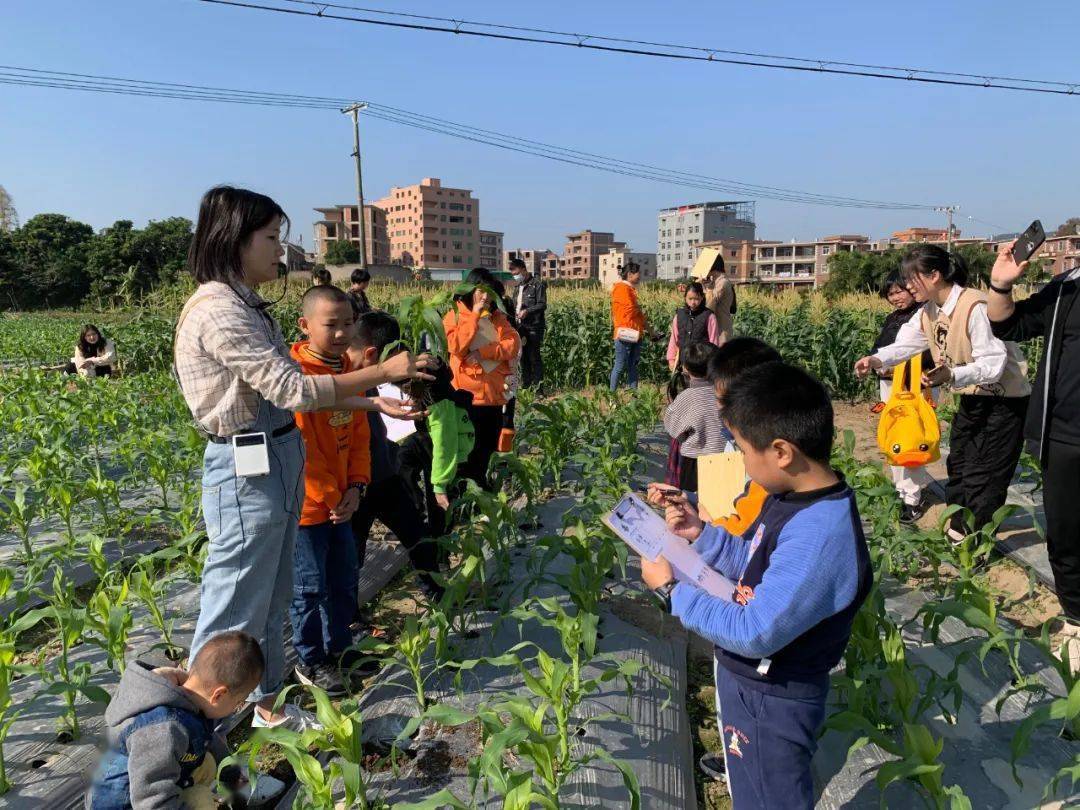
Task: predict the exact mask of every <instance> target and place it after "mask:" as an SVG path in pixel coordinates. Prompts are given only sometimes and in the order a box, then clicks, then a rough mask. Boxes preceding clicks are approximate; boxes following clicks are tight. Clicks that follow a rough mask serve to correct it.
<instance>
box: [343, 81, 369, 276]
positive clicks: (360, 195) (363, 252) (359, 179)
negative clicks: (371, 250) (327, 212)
mask: <svg viewBox="0 0 1080 810" xmlns="http://www.w3.org/2000/svg"><path fill="white" fill-rule="evenodd" d="M365 109H367V104H364V103H362V102H361V103H359V104H351V105H349V106H348V107H346V108H345V109H344V110H342V111H341V112H342V113H344V114H346V115H352V123H353V157H354V158H356V202H357V208H356V214H357V216H358V217H359V219H360V266H361V267H367V249H366V248H367V234H366V229H365V228H364V175H363V172H362V171H361V169H360V110H365Z"/></svg>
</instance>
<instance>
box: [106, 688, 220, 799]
mask: <svg viewBox="0 0 1080 810" xmlns="http://www.w3.org/2000/svg"><path fill="white" fill-rule="evenodd" d="M158 723H180V724H181V725H182V726H183V727H184V730H185V731H186V732H187V738H188V747H187V751H186V752H185V753H184V755H183V756H182V757H181V759H180V778H179V779H178V780H177V781H176V785H177V787H179V788H189V787H191V785H192V784H193V781H194V780H193V775H194V773H195V771H196V769H198V767H199V766H200V765H202V763H203V758H204V757H205V756H206V751H207V749H208V748H209V747H210V741H211V739H212V738H213V733H214V728H213V726H214V724H213V722H212V721H210V720H207V719H206V718H205V717H202V716H200V715H197V714H195V713H194V712H189V711H185V710H184V709H177V708H174V707H170V706H158V707H157V708H156V709H151V710H150V711H147V712H143V713H142V714H140V715H136V716H135V718H134V719H133V720H132V721H131V722H130V723H128V725H127V726H126V727H125V728H124V730H123V731H121V732H120V735H119V736H118V737H117V739H116V742H115V743H114V745H113V746H112V747H111V748H110V749H109V751H108V753H106V754H105V757H104V759H102V760H101V765H100V766H99V767H98V771H97V774H96V776H95V777H94V786H93V787H92V788H91V789H90V801H89V802H88V807H89V808H90V810H128V808H130V807H131V806H132V805H131V782H130V779H129V777H128V750H127V741H128V737H129V736H131V734H132V733H134V732H135V731H138V730H139V729H141V728H146V727H147V726H153V725H157V724H158Z"/></svg>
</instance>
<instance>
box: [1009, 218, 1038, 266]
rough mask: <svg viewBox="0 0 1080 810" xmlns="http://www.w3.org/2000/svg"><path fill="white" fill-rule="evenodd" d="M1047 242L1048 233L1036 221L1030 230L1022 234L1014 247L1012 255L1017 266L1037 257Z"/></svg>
mask: <svg viewBox="0 0 1080 810" xmlns="http://www.w3.org/2000/svg"><path fill="white" fill-rule="evenodd" d="M1045 241H1046V231H1044V230H1043V226H1042V222H1040V221H1039V220H1035V221H1034V222H1032V223H1031V224H1030V225H1028V229H1027V230H1026V231H1024V232H1023V233H1022V234H1020V238H1019V239H1017V240H1016V244H1015V245H1013V249H1012V255H1013V259H1015V260H1016V263H1017V264H1020V263H1021V262H1026V261H1027V260H1028V259H1030V258H1031V257H1032V256H1034V255H1035V251H1037V250H1038V249H1039V248H1041V247H1042V243H1043V242H1045Z"/></svg>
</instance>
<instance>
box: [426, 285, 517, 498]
mask: <svg viewBox="0 0 1080 810" xmlns="http://www.w3.org/2000/svg"><path fill="white" fill-rule="evenodd" d="M465 280H466V281H467V282H468V283H469V284H471V285H473V287H472V289H471V290H470V291H469V292H467V293H464V294H460V295H455V296H454V306H453V308H451V310H450V311H449V312H447V313H446V315H445V316H444V317H443V327H444V328H445V329H446V345H447V348H448V350H449V352H450V370H451V371H452V372H453V373H454V387H455V388H457V389H458V390H460V391H468V392H469V393H470V394H472V397H473V401H472V405H470V406H469V407H468V411H469V418H470V419H472V423H473V429H474V430H475V432H476V443H475V444H474V445H473V450H472V452H471V453H470V454H469V458H468V460H467V461H466V462H465V464H464V466H463V467H462V468H461V469H460V471H459V472H460V474H461V475H462V476H464V477H466V478H471V479H472V480H474V481H476V483H478V484H480V485H481V486H483V487H487V486H488V477H487V469H488V462H489V461H490V460H491V456H492V454H493V453H494V452H495V451H496V449H498V446H499V433H500V432H501V431H502V427H503V406H504V405H505V404H506V378H507V376H508V375H509V374H510V362H511V361H512V360H515V359H516V358H517V356H518V352H519V350H520V349H521V338H520V337H518V333H517V332H516V331H514V328H513V327H512V326H511V325H510V321H509V320H508V319H507V317H506V315H504V314H503V313H502V312H501V311H500V310H499V309H498V307H497V305H496V295H497V293H496V292H495V291H496V290H497V289H498V285H497V283H496V282H495V279H494V277H492V276H491V274H490V273H489V272H488V271H487V270H484V269H483V268H477V269H475V270H473V271H472V272H470V273H469V275H468V277H467V278H466V279H465Z"/></svg>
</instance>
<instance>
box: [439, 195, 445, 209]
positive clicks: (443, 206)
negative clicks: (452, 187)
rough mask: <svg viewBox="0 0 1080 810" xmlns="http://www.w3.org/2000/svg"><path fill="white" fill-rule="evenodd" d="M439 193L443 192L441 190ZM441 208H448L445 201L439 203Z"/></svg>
mask: <svg viewBox="0 0 1080 810" xmlns="http://www.w3.org/2000/svg"><path fill="white" fill-rule="evenodd" d="M439 193H440V194H442V192H441V191H440V192H439ZM439 208H446V203H444V202H441V203H439Z"/></svg>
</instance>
